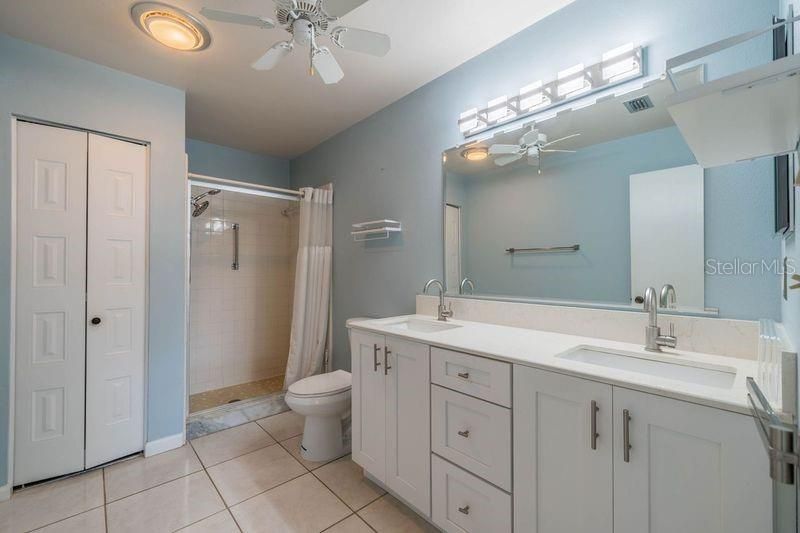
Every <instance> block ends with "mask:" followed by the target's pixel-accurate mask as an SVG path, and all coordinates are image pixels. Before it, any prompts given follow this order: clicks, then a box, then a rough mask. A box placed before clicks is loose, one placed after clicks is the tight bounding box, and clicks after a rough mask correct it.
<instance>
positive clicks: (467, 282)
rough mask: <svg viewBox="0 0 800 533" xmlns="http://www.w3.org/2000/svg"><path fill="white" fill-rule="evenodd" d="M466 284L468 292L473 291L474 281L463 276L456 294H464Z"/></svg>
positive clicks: (471, 292)
mask: <svg viewBox="0 0 800 533" xmlns="http://www.w3.org/2000/svg"><path fill="white" fill-rule="evenodd" d="M467 285H469V293H470V294H473V293H474V292H475V283H473V281H472V280H471V279H469V278H464V279H462V280H461V285H460V286H459V287H458V294H466V292H464V287H465V286H467Z"/></svg>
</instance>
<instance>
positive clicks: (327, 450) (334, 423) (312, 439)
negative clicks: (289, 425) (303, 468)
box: [300, 416, 348, 462]
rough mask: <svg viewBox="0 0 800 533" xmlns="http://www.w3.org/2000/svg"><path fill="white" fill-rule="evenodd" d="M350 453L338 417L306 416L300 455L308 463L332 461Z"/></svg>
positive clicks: (340, 420)
mask: <svg viewBox="0 0 800 533" xmlns="http://www.w3.org/2000/svg"><path fill="white" fill-rule="evenodd" d="M347 452H348V450H347V449H346V447H345V445H344V440H343V439H342V419H341V417H338V416H306V421H305V426H304V429H303V440H302V442H301V443H300V455H302V456H303V459H306V460H307V461H315V462H323V461H330V460H332V459H336V458H338V457H341V456H343V455H345V454H346V453H347Z"/></svg>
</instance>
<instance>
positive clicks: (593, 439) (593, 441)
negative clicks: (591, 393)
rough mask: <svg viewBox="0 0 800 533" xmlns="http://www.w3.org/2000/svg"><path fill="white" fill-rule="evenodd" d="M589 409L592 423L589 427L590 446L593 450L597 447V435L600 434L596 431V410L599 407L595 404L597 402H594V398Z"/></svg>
mask: <svg viewBox="0 0 800 533" xmlns="http://www.w3.org/2000/svg"><path fill="white" fill-rule="evenodd" d="M591 410H592V423H591V426H592V427H591V432H592V437H591V446H592V449H593V450H596V449H597V437H599V436H600V434H599V433H597V411H599V410H600V408H599V407H598V406H597V402H596V401H594V400H592V407H591Z"/></svg>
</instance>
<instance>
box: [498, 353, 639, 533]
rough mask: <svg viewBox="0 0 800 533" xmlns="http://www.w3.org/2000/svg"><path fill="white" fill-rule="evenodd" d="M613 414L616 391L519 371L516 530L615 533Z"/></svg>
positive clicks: (516, 386)
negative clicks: (612, 401) (612, 488)
mask: <svg viewBox="0 0 800 533" xmlns="http://www.w3.org/2000/svg"><path fill="white" fill-rule="evenodd" d="M611 414H612V403H611V385H606V384H604V383H597V382H594V381H589V380H585V379H577V378H572V377H568V376H564V375H561V374H556V373H554V372H547V371H544V370H538V369H535V368H529V367H525V366H520V365H514V509H515V512H514V530H515V531H525V532H530V533H563V532H567V531H569V532H575V533H584V532H585V533H590V532H591V533H612V531H613V497H612V493H611V487H612V484H613V466H612V443H613V440H612V436H611V434H612V426H613V424H612V417H611ZM593 435H594V437H593ZM644 531H647V529H646V528H645V529H643V530H641V531H639V532H638V533H643V532H644Z"/></svg>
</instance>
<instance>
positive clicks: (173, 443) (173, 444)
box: [144, 433, 186, 457]
mask: <svg viewBox="0 0 800 533" xmlns="http://www.w3.org/2000/svg"><path fill="white" fill-rule="evenodd" d="M185 443H186V434H185V433H176V434H175V435H170V436H168V437H163V438H161V439H157V440H152V441H150V442H148V443H146V444H145V445H144V456H145V457H150V456H151V455H158V454H159V453H164V452H168V451H170V450H174V449H176V448H180V447H181V446H183V445H184V444H185Z"/></svg>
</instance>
